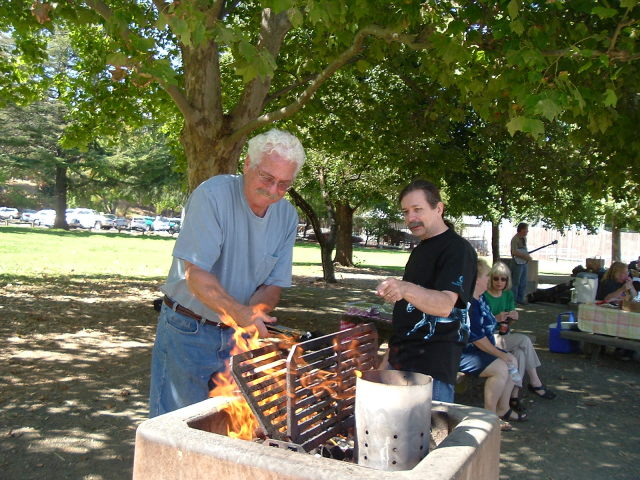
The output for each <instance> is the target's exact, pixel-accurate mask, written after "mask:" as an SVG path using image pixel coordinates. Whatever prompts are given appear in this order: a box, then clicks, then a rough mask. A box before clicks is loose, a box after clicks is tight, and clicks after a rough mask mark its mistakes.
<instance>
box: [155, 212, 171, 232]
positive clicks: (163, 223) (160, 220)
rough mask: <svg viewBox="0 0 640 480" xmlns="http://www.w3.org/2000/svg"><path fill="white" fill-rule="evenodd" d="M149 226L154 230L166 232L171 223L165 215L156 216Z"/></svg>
mask: <svg viewBox="0 0 640 480" xmlns="http://www.w3.org/2000/svg"><path fill="white" fill-rule="evenodd" d="M151 228H152V229H153V231H154V232H168V231H169V228H171V224H170V223H169V219H168V218H167V217H161V216H157V217H156V218H155V220H154V221H153V223H152V224H151Z"/></svg>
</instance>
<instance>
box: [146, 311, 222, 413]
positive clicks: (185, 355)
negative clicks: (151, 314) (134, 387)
mask: <svg viewBox="0 0 640 480" xmlns="http://www.w3.org/2000/svg"><path fill="white" fill-rule="evenodd" d="M232 342H233V329H231V328H227V329H221V328H218V327H216V326H214V325H208V324H201V323H199V322H198V321H197V320H195V319H193V318H190V317H187V316H185V315H182V314H180V313H178V312H174V311H173V310H171V309H170V308H169V307H168V306H167V305H165V304H164V303H163V304H162V309H161V310H160V315H159V317H158V329H157V332H156V341H155V343H154V345H153V352H152V357H151V385H150V394H149V417H150V418H151V417H155V416H158V415H162V414H163V413H167V412H171V411H173V410H177V409H179V408H182V407H186V406H187V405H191V404H193V403H197V402H200V401H202V400H205V399H207V398H208V396H209V390H210V387H209V380H210V378H211V375H213V374H214V373H217V372H219V371H222V370H224V369H225V366H226V365H225V361H226V360H227V359H228V358H229V355H230V351H231V346H232Z"/></svg>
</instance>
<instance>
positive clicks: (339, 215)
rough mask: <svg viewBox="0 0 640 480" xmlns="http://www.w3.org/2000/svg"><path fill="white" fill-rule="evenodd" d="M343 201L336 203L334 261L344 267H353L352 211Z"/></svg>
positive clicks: (353, 209)
mask: <svg viewBox="0 0 640 480" xmlns="http://www.w3.org/2000/svg"><path fill="white" fill-rule="evenodd" d="M354 211H355V208H351V207H350V206H349V205H348V204H345V203H336V227H337V228H336V256H335V260H334V261H335V262H337V263H339V264H340V265H344V266H345V267H353V243H352V242H351V236H352V232H353V212H354Z"/></svg>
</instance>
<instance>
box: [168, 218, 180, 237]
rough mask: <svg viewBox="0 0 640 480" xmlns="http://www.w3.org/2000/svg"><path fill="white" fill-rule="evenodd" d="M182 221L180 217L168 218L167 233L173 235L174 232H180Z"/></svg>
mask: <svg viewBox="0 0 640 480" xmlns="http://www.w3.org/2000/svg"><path fill="white" fill-rule="evenodd" d="M181 223H182V219H180V218H170V219H169V233H170V234H171V235H173V234H174V233H180V225H181Z"/></svg>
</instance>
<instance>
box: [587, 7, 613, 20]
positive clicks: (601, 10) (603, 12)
mask: <svg viewBox="0 0 640 480" xmlns="http://www.w3.org/2000/svg"><path fill="white" fill-rule="evenodd" d="M591 13H593V14H594V15H597V16H598V17H600V18H611V17H615V16H616V15H618V11H617V10H616V9H615V8H606V7H593V8H592V9H591Z"/></svg>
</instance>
